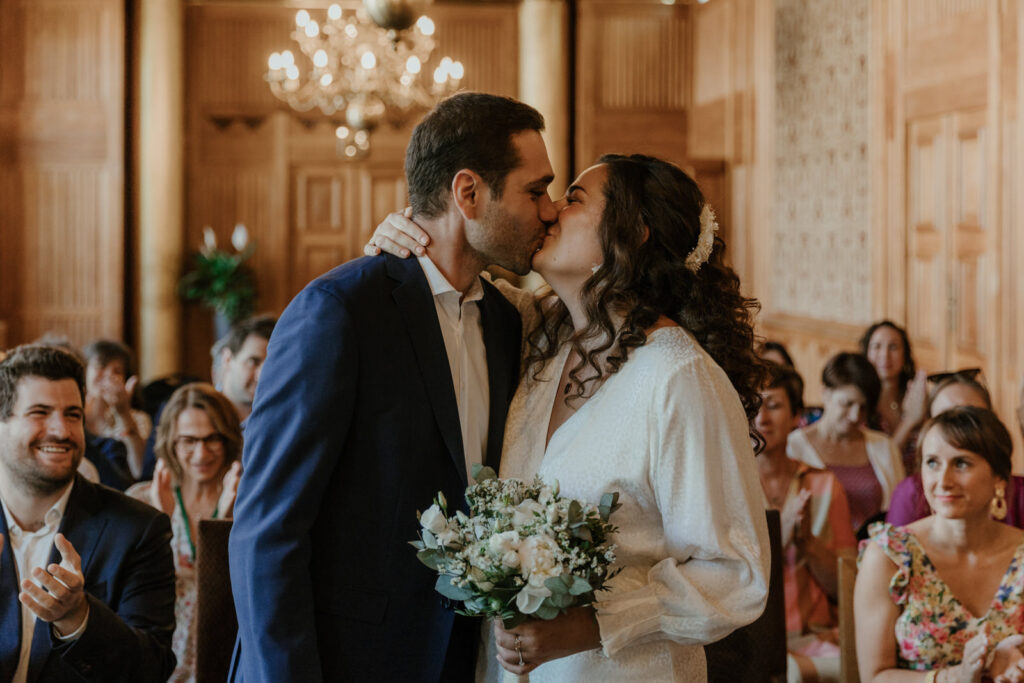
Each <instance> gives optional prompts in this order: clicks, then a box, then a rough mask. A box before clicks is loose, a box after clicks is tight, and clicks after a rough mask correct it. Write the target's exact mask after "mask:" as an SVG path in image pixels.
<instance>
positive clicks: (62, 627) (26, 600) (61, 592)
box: [0, 534, 89, 636]
mask: <svg viewBox="0 0 1024 683" xmlns="http://www.w3.org/2000/svg"><path fill="white" fill-rule="evenodd" d="M5 540H6V539H5V538H4V537H3V536H0V552H3V547H4V541H5ZM53 543H54V545H55V546H57V551H58V552H60V557H61V563H60V564H55V563H54V564H50V565H49V566H47V567H46V568H45V569H44V568H42V567H36V568H35V569H33V570H32V572H31V574H32V578H33V579H35V580H36V581H37V582H38V584H37V583H35V582H33V581H31V580H30V579H28V578H24V579H23V580H22V582H21V592H20V593H19V594H18V600H19V601H20V602H21V604H23V605H25V607H28V608H29V609H30V610H31V611H32V613H33V614H35V615H36V617H37V618H39V619H40V620H41V621H45V622H48V623H50V624H52V625H53V627H54V629H56V631H57V634H58V635H61V636H66V635H68V634H71V633H74V632H75V631H77V630H78V629H79V628H81V626H82V623H83V622H84V621H85V618H86V617H87V616H88V615H89V603H88V602H87V601H86V599H85V578H84V577H83V576H82V558H81V557H80V556H79V555H78V552H77V551H76V550H75V547H74V546H73V545H71V541H69V540H68V539H67V538H65V537H64V534H57V535H56V536H55V537H54V540H53Z"/></svg>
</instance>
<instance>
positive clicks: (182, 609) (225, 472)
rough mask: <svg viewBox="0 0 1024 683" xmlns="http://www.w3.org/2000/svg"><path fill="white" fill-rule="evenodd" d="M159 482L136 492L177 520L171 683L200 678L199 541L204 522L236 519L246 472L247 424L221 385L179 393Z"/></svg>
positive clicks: (164, 423) (164, 429)
mask: <svg viewBox="0 0 1024 683" xmlns="http://www.w3.org/2000/svg"><path fill="white" fill-rule="evenodd" d="M156 456H157V464H156V471H155V472H154V474H153V480H152V481H144V482H140V483H138V484H136V485H135V486H133V487H131V488H130V489H128V491H127V493H128V495H129V496H132V497H133V498H136V499H138V500H141V501H143V502H146V503H149V504H150V505H152V506H153V507H155V508H157V509H158V510H163V511H164V512H165V513H167V515H168V516H170V518H171V532H172V533H173V538H172V540H171V546H172V548H173V550H174V571H175V574H176V575H177V586H176V599H175V603H174V617H175V621H176V622H177V626H176V627H175V629H174V640H173V642H172V646H173V648H174V655H175V656H176V657H177V658H178V666H177V668H176V669H175V670H174V674H173V675H172V676H171V678H170V679H169V680H171V681H192V680H195V670H194V667H195V648H196V643H195V637H196V634H195V609H196V588H197V587H196V575H195V562H196V546H195V543H196V539H197V537H198V536H197V532H198V529H199V520H200V519H206V518H213V519H218V518H219V519H225V518H230V517H231V515H232V512H233V509H234V505H235V494H236V493H237V491H238V479H239V477H240V476H241V472H242V467H241V465H242V463H241V456H242V428H241V426H240V425H239V422H238V415H237V413H236V412H235V408H234V406H233V405H232V404H231V402H230V401H229V400H228V399H227V398H226V397H225V396H224V395H223V394H221V393H220V392H218V391H217V390H216V389H214V388H213V385H211V384H206V383H202V382H196V383H193V384H186V385H185V386H183V387H181V388H179V389H178V390H177V391H175V392H174V393H173V394H172V395H171V398H170V399H169V400H168V401H167V404H166V406H165V407H164V409H163V412H162V413H161V415H160V423H159V424H158V425H157V430H156Z"/></svg>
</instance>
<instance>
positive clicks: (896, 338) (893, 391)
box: [860, 320, 928, 472]
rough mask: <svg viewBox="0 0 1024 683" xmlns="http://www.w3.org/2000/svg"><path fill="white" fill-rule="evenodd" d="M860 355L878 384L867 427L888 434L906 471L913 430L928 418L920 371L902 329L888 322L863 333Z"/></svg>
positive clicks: (909, 467)
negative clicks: (867, 361) (901, 456)
mask: <svg viewBox="0 0 1024 683" xmlns="http://www.w3.org/2000/svg"><path fill="white" fill-rule="evenodd" d="M860 352H861V353H862V354H864V355H865V356H867V359H868V360H869V361H871V364H872V365H873V366H875V371H876V372H877V373H878V379H879V380H881V382H882V393H881V394H880V395H879V397H878V407H877V408H876V409H875V411H874V412H873V413H872V414H871V415H869V416H868V427H870V428H871V429H877V430H878V431H880V432H884V433H886V434H888V435H889V437H890V438H891V439H892V440H893V443H895V444H896V449H897V450H898V451H900V453H902V454H903V465H904V467H905V468H906V470H907V471H908V472H910V471H912V470H913V467H914V462H915V460H916V458H915V447H916V444H917V428H918V427H919V426H920V425H921V422H923V421H924V419H925V418H926V417H927V416H928V413H927V410H926V403H927V398H928V386H927V381H926V379H925V373H924V370H918V369H916V367H915V365H914V356H913V354H912V353H911V352H910V338H909V337H908V336H907V332H906V330H904V329H903V328H902V327H900V326H898V325H897V324H896V323H894V322H892V321H891V320H882V321H881V322H877V323H875V324H874V325H872V326H871V327H869V328H868V329H867V331H865V332H864V336H863V337H861V340H860Z"/></svg>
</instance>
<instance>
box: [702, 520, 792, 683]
mask: <svg viewBox="0 0 1024 683" xmlns="http://www.w3.org/2000/svg"><path fill="white" fill-rule="evenodd" d="M765 514H766V516H767V521H768V541H769V544H770V546H771V552H772V557H771V576H770V577H769V579H768V604H767V605H766V606H765V609H764V612H763V613H762V614H761V616H760V617H759V618H758V619H757V621H755V622H754V623H752V624H750V625H748V626H744V627H743V628H740V629H737V630H736V631H733V632H732V633H731V634H729V635H728V636H726V637H725V638H723V639H722V640H719V641H718V642H716V643H711V644H710V645H707V646H705V647H704V653H705V655H706V656H707V660H708V683H726V682H727V681H751V682H756V681H765V682H767V681H776V680H785V679H786V596H785V593H784V588H783V586H784V581H783V576H782V571H783V565H784V560H785V558H784V557H783V555H782V523H781V520H780V518H779V511H778V510H766V511H765Z"/></svg>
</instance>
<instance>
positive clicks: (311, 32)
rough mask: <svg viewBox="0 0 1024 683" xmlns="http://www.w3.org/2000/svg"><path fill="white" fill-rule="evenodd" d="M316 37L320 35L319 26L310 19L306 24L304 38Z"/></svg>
mask: <svg viewBox="0 0 1024 683" xmlns="http://www.w3.org/2000/svg"><path fill="white" fill-rule="evenodd" d="M318 35H320V24H318V23H316V22H315V21H313V20H312V19H310V21H309V23H308V24H306V36H308V37H310V38H316V37H317V36H318Z"/></svg>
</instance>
